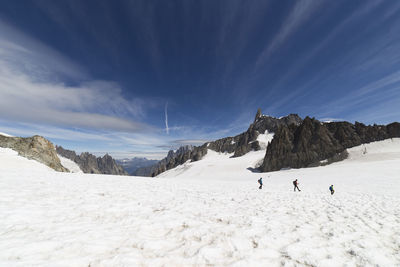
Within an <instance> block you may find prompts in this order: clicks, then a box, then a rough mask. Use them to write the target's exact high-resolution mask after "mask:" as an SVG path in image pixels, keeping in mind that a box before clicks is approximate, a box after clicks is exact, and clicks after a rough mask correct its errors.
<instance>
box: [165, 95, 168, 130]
mask: <svg viewBox="0 0 400 267" xmlns="http://www.w3.org/2000/svg"><path fill="white" fill-rule="evenodd" d="M165 132H166V133H167V134H169V127H168V102H167V103H165Z"/></svg>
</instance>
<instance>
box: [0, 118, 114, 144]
mask: <svg viewBox="0 0 400 267" xmlns="http://www.w3.org/2000/svg"><path fill="white" fill-rule="evenodd" d="M0 123H1V121H0ZM0 130H1V131H2V132H5V133H12V134H13V135H15V136H21V137H28V136H33V135H41V136H44V137H46V138H51V139H59V140H66V141H75V142H79V141H94V142H97V141H101V142H106V141H113V140H115V139H113V138H112V137H109V136H107V135H103V134H100V133H94V132H92V133H89V132H81V131H78V130H68V129H63V128H59V127H52V126H41V125H36V124H35V125H34V124H29V123H21V124H18V125H16V126H4V125H0Z"/></svg>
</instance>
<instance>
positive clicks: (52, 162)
mask: <svg viewBox="0 0 400 267" xmlns="http://www.w3.org/2000/svg"><path fill="white" fill-rule="evenodd" d="M0 147H4V148H11V149H13V150H15V151H17V152H18V155H20V156H22V157H25V158H28V159H33V160H36V161H38V162H40V163H43V164H45V165H47V166H49V167H50V168H52V169H54V170H56V171H59V172H69V170H68V169H66V168H64V167H63V166H62V165H61V162H60V159H59V158H58V156H57V153H56V150H55V148H54V145H53V144H52V143H51V142H50V141H49V140H47V139H46V138H44V137H42V136H39V135H35V136H33V137H26V138H24V137H7V136H3V135H0Z"/></svg>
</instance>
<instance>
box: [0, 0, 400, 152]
mask: <svg viewBox="0 0 400 267" xmlns="http://www.w3.org/2000/svg"><path fill="white" fill-rule="evenodd" d="M399 106H400V1H379V0H373V1H364V0H362V1H361V0H360V1H356V0H353V1H348V0H343V1H340V0H338V1H322V0H318V1H317V0H315V1H311V0H297V1H281V0H275V1H272V0H266V1H236V0H226V1H188V0H185V1H151V0H143V1H122V0H121V1H102V0H95V1H91V0H87V1H79V0H76V1H75V0H74V1H73V0H68V1H62V0H60V1H50V0H46V1H1V2H0V131H1V132H6V133H9V134H13V135H18V136H30V135H33V134H40V135H44V136H46V137H48V138H49V139H50V140H52V141H53V142H54V143H56V144H59V145H63V146H65V147H67V148H70V149H74V150H76V151H78V152H81V151H90V152H94V153H96V154H104V153H105V152H109V153H111V154H112V155H113V156H115V157H117V158H120V157H126V156H128V157H131V156H147V157H149V158H160V157H162V156H164V155H165V153H166V151H167V150H169V149H171V148H172V149H175V148H177V147H179V146H180V145H184V144H194V145H198V144H201V143H204V142H205V141H207V140H214V139H216V138H221V137H225V136H232V135H236V134H238V133H240V132H243V131H245V130H246V129H247V127H248V126H249V124H250V123H251V121H252V120H253V118H254V115H255V113H256V111H257V108H261V109H262V111H263V113H264V114H268V115H272V116H277V117H279V116H284V115H287V114H289V113H298V114H299V115H300V116H302V117H304V116H307V115H308V116H311V117H316V118H318V119H321V120H348V121H351V122H354V121H360V122H364V123H366V124H371V123H382V124H386V123H389V122H392V121H399V119H400V108H399Z"/></svg>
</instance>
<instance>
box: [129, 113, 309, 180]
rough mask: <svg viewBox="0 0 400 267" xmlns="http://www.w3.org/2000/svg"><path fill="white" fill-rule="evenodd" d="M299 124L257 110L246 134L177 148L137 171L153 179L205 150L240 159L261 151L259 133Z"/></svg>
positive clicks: (295, 117) (294, 119)
mask: <svg viewBox="0 0 400 267" xmlns="http://www.w3.org/2000/svg"><path fill="white" fill-rule="evenodd" d="M301 122H302V119H301V118H300V117H299V116H298V115H297V114H290V115H288V116H286V117H282V118H274V117H270V116H264V115H262V114H261V110H260V109H259V110H258V111H257V114H256V117H255V119H254V122H253V123H252V124H251V125H250V127H249V128H248V130H247V131H246V132H244V133H241V134H239V135H236V136H234V137H226V138H222V139H218V140H216V141H212V142H208V143H205V144H203V145H202V146H195V147H192V146H185V147H181V148H179V149H178V150H177V151H175V152H174V151H172V150H171V151H169V152H168V155H167V157H166V158H164V159H162V160H161V161H160V162H159V163H158V164H156V165H154V166H152V167H147V168H140V169H138V170H137V171H138V172H139V173H140V174H141V175H142V176H152V177H154V176H157V175H158V174H160V173H162V172H165V171H166V170H169V169H172V168H175V167H177V166H178V165H181V164H183V163H185V162H186V161H188V160H191V161H197V160H200V159H202V158H203V156H204V155H206V154H207V149H211V150H214V151H216V152H226V153H234V154H233V157H240V156H243V155H245V154H246V153H248V152H250V151H252V150H260V149H261V147H260V145H259V143H258V141H257V137H258V135H259V134H260V133H265V131H266V130H267V131H268V132H275V131H276V130H278V129H279V127H280V126H282V125H285V126H288V125H291V124H294V125H299V124H300V123H301Z"/></svg>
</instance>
